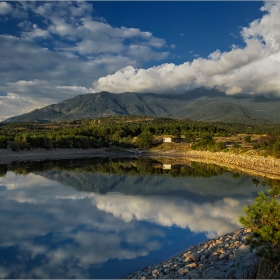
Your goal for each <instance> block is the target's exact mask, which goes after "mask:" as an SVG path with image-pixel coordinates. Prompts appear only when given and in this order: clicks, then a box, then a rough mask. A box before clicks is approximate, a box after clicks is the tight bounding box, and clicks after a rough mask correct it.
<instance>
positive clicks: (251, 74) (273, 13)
mask: <svg viewBox="0 0 280 280" xmlns="http://www.w3.org/2000/svg"><path fill="white" fill-rule="evenodd" d="M261 10H262V11H263V12H265V15H264V16H263V17H262V18H261V19H258V20H255V21H253V22H252V23H251V24H250V25H249V27H244V28H243V29H242V31H241V36H242V38H243V41H244V43H245V47H244V48H241V47H237V46H235V45H233V46H232V48H231V50H230V51H228V52H221V51H220V50H217V51H215V52H213V53H211V54H209V56H208V58H201V57H199V58H197V59H194V60H193V61H192V62H185V63H183V64H181V65H174V64H162V65H159V66H156V67H152V68H149V69H141V68H135V67H134V66H127V67H125V68H123V69H121V70H118V71H117V72H116V73H114V74H111V75H107V76H106V77H102V78H99V79H98V81H96V82H94V87H95V88H96V89H97V90H98V91H100V90H107V91H111V92H116V93H120V92H123V91H137V92H144V91H154V92H164V91H168V92H170V91H172V90H173V91H176V92H183V91H185V90H187V89H193V88H196V87H202V86H203V87H217V88H219V89H221V90H223V91H225V92H226V93H227V94H238V93H250V94H255V93H257V94H270V93H275V94H277V95H279V96H280V63H279V62H280V33H279V32H278V31H279V28H280V21H279V18H280V3H279V2H266V3H265V4H264V6H263V7H262V9H261ZM181 35H182V34H181Z"/></svg>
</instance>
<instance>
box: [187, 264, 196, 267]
mask: <svg viewBox="0 0 280 280" xmlns="http://www.w3.org/2000/svg"><path fill="white" fill-rule="evenodd" d="M187 267H188V268H196V263H190V264H188V265H187Z"/></svg>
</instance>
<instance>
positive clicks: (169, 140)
mask: <svg viewBox="0 0 280 280" xmlns="http://www.w3.org/2000/svg"><path fill="white" fill-rule="evenodd" d="M171 142H172V138H171V137H165V138H163V143H171Z"/></svg>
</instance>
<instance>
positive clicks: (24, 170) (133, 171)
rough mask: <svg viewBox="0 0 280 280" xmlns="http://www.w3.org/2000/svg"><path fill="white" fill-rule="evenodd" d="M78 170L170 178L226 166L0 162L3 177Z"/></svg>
mask: <svg viewBox="0 0 280 280" xmlns="http://www.w3.org/2000/svg"><path fill="white" fill-rule="evenodd" d="M53 169H54V170H59V171H78V172H85V173H101V174H104V173H108V174H124V175H161V174H162V175H170V176H172V177H197V176H200V177H211V176H217V175H220V174H223V173H224V172H226V171H227V169H226V168H224V167H220V166H218V165H214V164H206V163H199V162H192V163H191V165H187V164H174V165H172V167H171V168H170V169H163V164H162V163H161V162H159V161H157V160H155V159H151V158H138V159H131V158H129V159H127V158H126V159H125V158H124V159H112V158H95V159H70V160H69V159H67V160H52V161H50V160H47V161H42V162H28V163H20V164H19V163H14V164H12V165H9V166H7V165H0V176H5V174H6V173H7V171H12V172H14V173H15V174H18V175H27V174H28V173H32V172H44V171H48V170H53Z"/></svg>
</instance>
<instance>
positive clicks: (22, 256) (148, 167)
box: [0, 159, 263, 278]
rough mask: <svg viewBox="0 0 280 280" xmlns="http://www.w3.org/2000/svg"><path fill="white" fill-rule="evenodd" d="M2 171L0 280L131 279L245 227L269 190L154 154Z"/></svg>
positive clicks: (235, 176)
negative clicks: (244, 218)
mask: <svg viewBox="0 0 280 280" xmlns="http://www.w3.org/2000/svg"><path fill="white" fill-rule="evenodd" d="M164 168H167V169H164ZM169 168H171V169H169ZM0 174H1V175H2V176H3V177H0V210H1V211H0V224H1V230H0V278H123V277H125V276H126V275H128V274H129V273H131V272H134V271H136V270H139V269H142V268H143V267H145V266H149V265H152V264H154V263H156V262H159V261H162V260H164V259H167V258H169V257H171V256H172V255H174V254H176V253H178V252H180V251H182V250H184V249H186V248H188V247H189V246H191V245H194V244H197V243H199V242H203V241H205V240H206V239H208V238H213V237H216V236H219V235H222V234H225V233H228V232H232V231H234V230H236V229H238V228H240V227H241V226H240V224H239V223H238V217H239V215H240V214H242V213H243V207H244V205H246V204H251V203H252V202H253V201H254V198H255V197H256V195H257V193H258V192H259V191H260V190H263V187H262V186H261V184H259V185H258V180H257V178H255V177H251V176H249V175H246V174H238V173H231V172H228V171H227V170H226V169H224V168H220V167H218V166H215V165H206V164H198V163H192V164H190V163H187V164H185V165H184V164H181V165H173V166H171V165H169V164H168V165H167V164H165V165H162V163H161V162H158V161H156V160H151V159H92V160H88V159H87V160H68V161H67V160H64V161H52V162H43V163H41V164H39V163H28V164H25V165H19V164H18V165H11V166H9V167H7V166H5V165H2V166H0ZM256 185H258V187H256Z"/></svg>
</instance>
